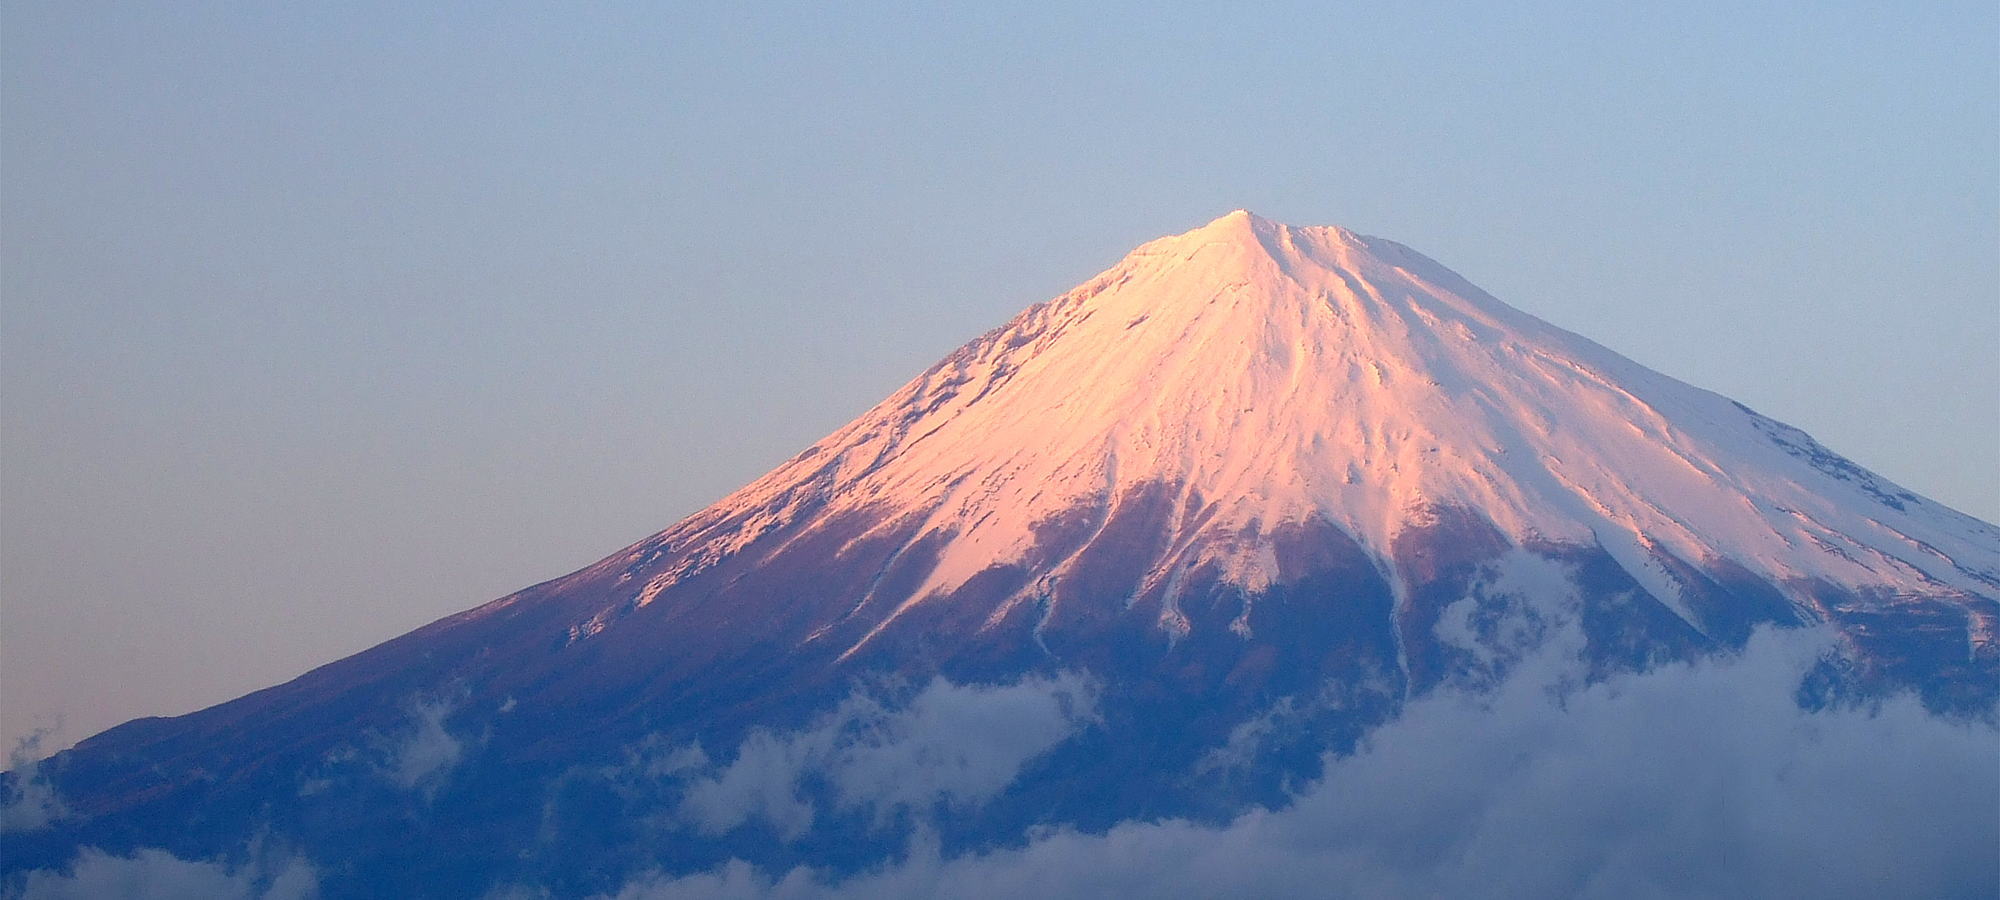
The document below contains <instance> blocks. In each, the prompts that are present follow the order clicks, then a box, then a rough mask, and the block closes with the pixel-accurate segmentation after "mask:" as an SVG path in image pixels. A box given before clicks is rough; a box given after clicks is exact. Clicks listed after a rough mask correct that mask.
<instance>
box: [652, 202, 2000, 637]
mask: <svg viewBox="0 0 2000 900" xmlns="http://www.w3.org/2000/svg"><path fill="white" fill-rule="evenodd" d="M1130 504H1144V505H1145V506H1146V507H1147V508H1146V510H1145V515H1146V516H1147V517H1148V518H1149V520H1153V521H1163V522H1165V523H1166V528H1167V531H1168V532H1169V534H1168V536H1167V537H1166V539H1165V540H1164V541H1163V542H1162V543H1160V544H1159V545H1158V546H1154V547H1150V548H1149V549H1148V550H1147V551H1146V553H1145V555H1146V557H1147V558H1145V559H1143V560H1139V561H1137V562H1136V564H1140V565H1143V566H1144V568H1145V570H1146V573H1145V576H1144V578H1143V579H1141V582H1140V585H1141V587H1142V589H1143V588H1144V587H1146V586H1154V587H1157V586H1160V585H1163V584H1171V583H1172V582H1173V581H1174V580H1175V579H1176V577H1177V575H1178V574H1184V573H1186V572H1188V571H1191V570H1192V569H1194V568H1196V567H1200V566H1204V565H1212V566H1219V567H1220V568H1221V569H1222V570H1223V571H1225V572H1227V573H1228V576H1227V577H1228V578H1229V579H1230V580H1232V581H1233V582H1235V583H1237V584H1239V585H1240V586H1241V587H1243V588H1244V589H1246V590H1252V591H1254V590H1256V589H1258V588H1260V587H1261V586H1263V585H1265V584H1267V583H1269V582H1270V581H1271V580H1272V579H1273V578H1275V577H1277V576H1278V575H1279V572H1278V571H1277V569H1278V561H1277V559H1276V558H1275V556H1274V555H1273V553H1272V550H1271V545H1270V541H1269V539H1268V538H1269V536H1270V535H1271V534H1273V533H1274V532H1275V531H1277V530H1279V529H1281V528H1284V527H1287V526H1294V525H1298V524H1300V523H1307V522H1314V523H1317V522H1324V523H1330V524H1331V525H1333V526H1334V527H1336V528H1338V529H1339V530H1340V531H1342V532H1345V533H1346V534H1348V535H1350V536H1352V537H1353V538H1354V539H1355V540H1356V541H1358V542H1359V544H1360V545H1361V546H1362V547H1363V548H1365V550H1366V551H1367V552H1368V553H1369V554H1370V555H1371V556H1373V557H1374V558H1375V559H1376V560H1377V562H1378V564H1379V565H1380V566H1381V567H1382V569H1383V570H1384V572H1385V573H1388V574H1390V575H1391V576H1393V575H1394V572H1393V564H1392V562H1391V559H1390V558H1391V556H1392V548H1393V547H1394V544H1395V541H1396V539H1397V536H1398V535H1399V534H1400V533H1401V532H1403V531H1404V530H1405V529H1406V528H1409V527H1410V526H1411V525H1412V524H1413V523H1416V524H1422V523H1424V522H1425V521H1426V520H1427V519H1428V518H1429V517H1434V516H1435V515H1437V513H1438V511H1439V510H1460V511H1471V512H1472V513H1474V514H1476V515H1477V516H1478V517H1480V518H1483V519H1484V520H1486V521H1488V522H1490V523H1491V524H1492V526H1494V527H1495V528H1497V530H1498V531H1499V532H1500V533H1501V534H1502V535H1504V536H1505V537H1506V538H1507V539H1509V540H1510V541H1513V542H1515V543H1517V544H1518V543H1526V542H1536V541H1544V542H1571V543H1582V544H1596V545H1600V546H1602V547H1603V548H1604V549H1605V550H1606V551H1607V552H1609V553H1610V554H1611V555H1612V556H1613V557H1614V558H1616V559H1617V561H1618V562H1619V564H1620V565H1621V566H1622V567H1623V568H1625V569H1626V570H1628V571H1629V572H1631V573H1632V575H1633V576H1634V577H1635V578H1636V579H1638V581H1639V582H1640V583H1641V584H1643V585H1644V586H1645V587H1646V588H1647V590H1648V591H1649V592H1651V593H1653V594H1654V595H1656V596H1657V597H1659V598H1660V599H1661V600H1662V602H1664V603H1666V604H1667V605H1668V606H1669V607H1670V608H1673V609H1675V611H1676V612H1678V613H1680V614H1681V615H1682V616H1683V618H1688V619H1689V620H1690V621H1692V617H1691V616H1689V614H1688V611H1687V609H1686V608H1685V607H1684V606H1682V605H1681V604H1680V603H1679V600H1678V598H1679V595H1680V586H1679V585H1678V584H1677V583H1676V581H1675V578H1674V577H1673V576H1672V574H1671V572H1670V571H1669V570H1670V569H1671V568H1672V564H1671V562H1663V560H1666V559H1669V558H1671V559H1672V560H1680V561H1686V562H1689V563H1693V564H1697V565H1706V564H1710V563H1715V562H1718V561H1720V562H1727V563H1729V564H1733V565H1739V566H1742V567H1744V568H1746V569H1748V570H1749V571H1751V572H1754V573H1756V574H1757V575H1758V576H1761V577H1762V578H1764V579H1767V580H1769V581H1771V582H1772V583H1775V584H1780V585H1786V586H1789V587H1788V588H1787V590H1788V593H1789V594H1790V596H1791V599H1792V601H1793V602H1794V603H1795V604H1797V605H1798V606H1799V607H1801V608H1802V609H1810V608H1811V607H1812V605H1813V601H1812V598H1811V596H1810V593H1811V590H1810V585H1812V584H1814V583H1817V582H1822V581H1823V582H1830V583H1833V584H1838V585H1842V586H1845V587H1849V588H1867V589H1881V590H1883V591H1886V592H1889V593H1894V592H1896V591H1899V590H1908V589H1923V590H1936V589H1939V588H1944V589H1951V590H1965V591H1973V592H1981V591H1992V590H1994V589H1995V588H1996V587H2000V553H1996V551H1995V547H1996V545H2000V539H1996V535H1995V534H1994V532H1993V530H1992V528H1991V526H1988V525H1985V524H1984V523H1981V522H1978V521H1977V520H1974V519H1971V518H1970V517H1966V516H1963V515H1960V514H1958V513H1956V512H1954V511H1952V510H1949V509H1946V508H1943V507H1940V506H1938V505H1936V504H1933V503H1930V502H1928V501H1924V500H1922V499H1920V498H1918V497H1916V496H1915V495H1913V494H1911V493H1909V492H1907V491H1904V490H1902V489H1901V488H1899V487H1897V486H1895V485H1893V484H1891V483H1889V482H1887V481H1886V480H1884V479H1881V478H1880V477H1878V476H1875V475H1873V474H1872V473H1869V472H1867V471H1866V470H1864V469H1861V468H1860V467H1858V466H1855V465H1853V464H1852V463H1849V462H1847V461H1846V460H1844V459H1841V458H1839V457H1838V456H1835V455H1833V454H1831V453H1830V452H1828V451H1826V450H1825V449H1824V448H1821V447H1820V446H1819V445H1817V444H1816V443H1814V442H1813V441H1812V440H1811V438H1809V437H1807V436H1805V435H1804V434H1803V433H1801V432H1798V431H1796V430H1793V429H1790V428H1788V427H1787V426H1784V425H1781V424H1779V423H1777V422H1774V421H1772V420H1770V419H1767V418H1764V417H1762V416H1760V415H1758V414H1756V413H1754V412H1751V411H1749V410H1748V409H1747V408H1744V407H1742V406H1740V405H1738V404H1735V403H1732V402H1731V401H1729V400H1727V399H1725V398H1723V397H1720V396H1717V395H1715V394H1712V393H1709V392H1707V391H1703V390H1700V389H1697V388H1694V387H1691V386H1689V385H1686V384H1683V383H1681V382H1679V381H1676V380H1674V379H1672V378H1668V377H1666V376H1664V375H1661V374H1658V373H1656V372H1652V371H1650V370H1648V369H1645V368H1644V367H1641V366H1639V365H1637V364H1635V363H1633V362H1631V361H1629V360H1627V359H1624V358H1623V357H1620V356H1618V355H1616V354H1614V353H1612V352H1610V351H1608V350H1605V349H1604V348H1602V347H1600V346H1598V345H1596V344H1594V343H1591V342H1590V341H1587V340H1585V339H1582V338H1580V337H1577V336H1576V335H1573V334H1570V333H1568V332H1566V331H1563V330H1561V329H1558V328H1555V327H1553V326H1551V325H1548V324H1547V323H1544V322H1542V321H1541V320H1539V319H1536V318H1534V317H1532V316H1529V315H1526V314H1524V313H1521V312H1519V311H1518V310H1515V309H1513V308H1511V307H1509V306H1507V305H1505V304H1503V303H1501V302H1500V301H1498V300H1496V299H1494V298H1493V297H1492V296H1490V295H1488V294H1486V293H1485V292H1483V291H1481V290H1479V289H1478V288H1476V287H1473V286H1472V285H1471V284H1470V283H1468V282H1466V281H1465V280H1464V279H1463V278H1461V277H1459V276H1458V275H1456V274H1455V273H1453V272H1451V271H1450V270H1448V269H1446V268H1444V267H1443V266H1441V265H1439V264H1437V263H1436V262H1433V261H1432V260H1430V259H1428V258H1426V257H1424V256H1422V255H1421V254H1418V253H1416V252H1415V251H1412V250H1410V249H1409V248H1407V247H1404V246H1402V245H1400V244H1396V243H1394V242H1390V241H1385V240H1381V239H1378V238H1372V237H1366V236H1363V235H1360V234H1356V233H1354V232H1351V231H1348V230H1346V229H1342V228H1337V227H1324V226H1321V227H1295V226H1290V225H1285V224H1281V223H1277V222H1273V221H1270V220H1268V219H1264V218H1261V217H1259V216H1256V215H1254V214H1252V213H1250V212H1248V211H1246V210H1236V211H1233V212H1230V213H1228V214H1226V215H1224V216H1222V217H1220V218H1217V219H1215V220H1214V221H1212V222H1209V223H1208V224H1206V225H1203V226H1201V227H1199V228H1196V229H1194V230H1191V231H1188V232H1186V233H1183V234H1179V235H1174V236H1171V237H1165V238H1161V239H1158V240H1155V241H1152V242H1149V243H1147V244H1145V245H1143V246H1141V247H1139V248H1138V249H1136V250H1134V251H1133V252H1132V253H1131V254H1130V255H1128V256H1127V257H1126V258H1124V259H1123V260H1121V261H1119V262H1118V263H1117V264H1116V265H1114V266H1112V267H1111V268H1110V269H1108V270H1106V271H1104V272H1103V273H1102V274H1100V275H1098V276H1096V277H1095V278H1092V279H1090V280H1089V281H1087V282H1085V283H1084V284H1083V285H1081V286H1079V287H1077V288H1076V289H1074V290H1072V291H1070V292H1068V293H1066V294H1064V295H1062V296H1060V297H1057V298H1055V299H1053V300H1050V301H1048V302H1046V303H1042V304H1039V305H1036V306H1034V307H1031V308H1029V309H1028V310H1026V311H1024V312H1023V313H1021V314H1020V315H1019V316H1017V317H1016V318H1015V319H1013V320H1012V321H1010V322H1008V323H1007V324H1006V325H1004V326H1002V327H1000V328H997V329H995V330H993V331H991V332H989V333H987V334H985V335H983V336H981V337H980V338H978V339H976V340H974V341H972V342H971V343H969V344H967V345H965V346H964V347H962V348H960V349H959V350H958V351H957V352H955V353H953V354H951V355H950V356H949V357H947V358H946V359H945V360H944V361H943V362H941V363H939V364H938V365H937V366H935V367H933V368H932V369H931V370H929V371H927V372H925V373H924V374H923V375H921V376H919V377H918V378H916V379H915V380H913V381H911V382H909V383H908V384H906V385H905V386H904V387H903V388H902V389H900V390H899V391H897V392H896V393H895V394H894V395H893V396H891V397H890V398H888V399H887V400H885V401H884V402H882V403H881V404H879V405H877V406H876V407H875V408H874V409H872V410H870V411H869V412H867V413H866V414H864V415H863V416H861V417H860V418H858V419H856V420H855V421H854V422H852V423H850V424H849V425H847V426H845V427H843V428H841V429H840V430H839V431H837V432H835V433H834V434H833V435H831V436H829V437H827V438H826V439H825V440H822V441H820V442H819V443H817V444H815V445H814V446H813V447H811V448H809V449H808V450H806V451H805V452H804V453H801V454H800V455H798V456H797V457H794V458H793V459H792V460H790V461H788V462H787V463H785V464H784V465H782V466H780V467H779V468H778V469H777V470H775V471H773V472H772V473H770V474H769V475H767V476H766V477H764V478H762V479H760V480H758V481H757V482H755V483H753V484H751V485H749V486H747V487H745V488H744V489H743V490H741V491H738V492H737V493H735V494H733V495H732V496H730V497H728V498H726V499H725V500H723V501H722V502H720V503H718V504H717V505H716V506H715V507H712V508H711V509H709V510H706V511H704V512H703V513H701V514H698V515H696V516H695V517H693V518H691V519H689V520H688V521H686V522H684V523H682V524H681V525H680V526H677V527H676V528H674V529H671V530H670V531H668V532H666V533H665V534H663V535H662V536H661V540H663V541H665V542H666V543H671V544H673V545H676V546H682V547H686V546H689V545H690V544H712V546H707V547H706V548H705V549H703V550H701V551H698V552H694V553H693V554H691V556H690V557H689V560H690V563H689V565H688V566H686V567H683V568H682V569H680V570H679V574H676V573H675V572H668V573H664V574H663V575H661V576H658V577H657V578H656V579H655V583H654V584H653V585H652V586H651V587H649V588H648V590H649V591H651V592H652V593H653V594H657V592H658V591H659V590H660V589H663V588H664V587H665V586H667V585H669V584H671V583H672V582H673V581H675V580H677V579H678V578H679V577H681V575H682V574H685V573H686V572H689V571H694V570H697V569H699V568H700V567H701V565H702V563H701V562H700V560H704V559H706V560H714V559H719V558H721V557H722V556H724V555H727V554H729V553H732V552H734V551H735V550H736V549H738V548H741V547H743V546H747V545H748V544H749V543H750V542H751V541H754V540H756V539H757V537H758V536H759V535H761V534H763V533H764V532H765V531H766V530H769V529H772V528H776V527H778V526H780V525H788V524H792V523H794V522H795V520H798V519H799V518H800V517H801V516H803V515H804V514H805V513H806V512H808V511H810V513H811V514H812V515H813V516H814V517H816V518H817V519H819V520H821V521H830V520H832V519H834V518H837V517H838V516H839V514H841V513H843V512H859V511H862V510H866V511H868V512H869V514H870V516H871V517H873V518H874V519H876V520H877V521H880V522H882V523H884V524H885V525H887V524H889V523H896V524H898V526H899V527H907V525H908V523H909V521H910V520H911V519H913V518H914V519H921V520H922V525H921V527H918V528H916V529H915V534H916V535H917V537H916V538H915V539H913V541H912V543H914V542H916V541H925V540H927V539H928V541H929V543H928V545H927V546H929V547H930V548H931V549H932V550H934V551H935V563H934V565H932V566H930V567H929V569H928V571H927V572H925V573H923V578H922V580H921V583H920V584H919V586H918V587H917V588H916V589H915V590H914V591H912V592H911V593H910V594H908V596H907V598H906V599H903V600H902V601H900V604H901V605H900V608H899V609H897V610H896V611H895V612H894V613H892V614H891V615H889V616H888V617H887V618H885V619H883V620H882V621H881V622H879V623H877V624H876V625H875V627H874V628H873V629H871V630H870V632H869V634H870V635H871V636H872V635H873V634H874V633H876V632H879V631H880V630H881V629H883V628H885V627H887V626H888V625H890V624H891V623H892V622H893V621H894V620H895V618H896V617H897V616H898V615H900V614H901V613H902V612H903V611H905V610H906V609H907V608H910V607H914V606H916V605H920V604H923V603H926V602H933V601H935V600H936V599H937V598H940V597H945V596H948V595H950V594H951V593H952V592H953V591H954V590H955V589H957V588H959V587H961V586H963V585H965V584H966V583H967V582H968V581H970V580H972V579H974V578H975V577H977V576H979V575H980V574H981V573H982V572H987V571H990V570H994V569H995V568H996V567H1003V566H1007V565H1009V564H1014V563H1018V562H1020V561H1022V560H1024V559H1026V558H1027V557H1029V556H1030V555H1031V554H1032V552H1033V550H1034V548H1035V547H1036V545H1037V542H1038V540H1041V539H1042V537H1041V536H1042V534H1043V533H1044V532H1045V531H1046V530H1047V529H1049V528H1051V527H1055V525H1056V524H1057V523H1063V522H1068V521H1072V520H1085V521H1089V522H1091V523H1093V525H1092V526H1091V527H1095V528H1097V529H1098V532H1099V533H1098V534H1096V535H1093V536H1091V537H1090V538H1089V539H1087V540H1085V541H1084V542H1083V543H1082V544H1080V545H1079V546H1078V547H1077V548H1076V549H1075V550H1074V551H1073V552H1070V553H1069V554H1068V557H1067V561H1064V560H1055V561H1044V563H1045V564H1047V565H1048V566H1049V569H1050V571H1048V572H1047V573H1044V574H1043V575H1042V576H1041V577H1040V578H1039V579H1038V580H1037V581H1036V582H1035V583H1032V584H1029V585H1027V586H1025V587H1023V588H1021V589H1020V590H1019V591H1017V592H1016V596H1015V597H1014V598H1013V599H1012V600H1010V601H1009V602H1010V603H1011V602H1021V601H1023V600H1025V599H1027V598H1030V597H1032V596H1033V595H1036V594H1038V593H1041V592H1046V591H1047V590H1049V589H1050V587H1051V584H1052V583H1053V582H1057V581H1060V580H1062V579H1064V578H1065V577H1071V576H1073V575H1074V572H1073V571H1072V570H1073V569H1074V568H1075V562H1076V560H1078V559H1080V558H1082V557H1083V556H1084V555H1085V550H1086V548H1088V547H1090V546H1092V545H1093V542H1095V541H1101V540H1116V539H1119V538H1118V535H1116V534H1105V533H1104V532H1105V531H1106V530H1107V529H1108V527H1109V526H1110V525H1111V524H1112V523H1115V522H1116V521H1117V520H1118V518H1119V514H1120V512H1121V511H1122V510H1126V509H1127V507H1128V505H1130ZM725 525H726V527H719V526H725ZM642 546H643V545H642ZM1663 554H1665V556H1663ZM635 558H636V557H635ZM1128 562H1132V561H1130V560H1128ZM1390 581H1391V583H1392V584H1393V583H1397V582H1398V579H1396V578H1394V577H1391V578H1390ZM646 599H647V598H646V597H643V596H642V598H641V602H642V604H643V602H644V601H645V600H646ZM1164 608H1165V610H1166V611H1164V612H1163V613H1162V622H1161V624H1162V627H1165V628H1168V629H1169V630H1173V629H1175V628H1182V627H1185V625H1184V623H1180V622H1178V621H1176V620H1175V617H1174V615H1173V613H1172V604H1171V603H1167V604H1166V605H1165V607H1164ZM1004 612H1005V605H1004V604H1003V606H1002V608H1001V609H998V610H996V611H995V612H994V613H993V615H995V616H1000V615H1002V614H1004ZM864 642H865V638H864ZM856 646H859V645H858V644H857V645H856Z"/></svg>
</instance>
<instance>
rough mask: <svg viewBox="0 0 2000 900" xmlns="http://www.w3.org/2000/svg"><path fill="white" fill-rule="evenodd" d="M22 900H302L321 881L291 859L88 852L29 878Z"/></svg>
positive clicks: (315, 890)
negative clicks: (235, 861)
mask: <svg viewBox="0 0 2000 900" xmlns="http://www.w3.org/2000/svg"><path fill="white" fill-rule="evenodd" d="M254 849H255V848H254V847H253V850H254ZM20 896H21V898H22V900H103V898H107V897H147V898H161V900H169V898H187V900H306V898H310V897H317V896H319V879H318V875H317V873H316V872H315V871H314V869H313V867H312V865H311V864H309V863H307V862H306V861H305V860H304V859H302V858H300V857H298V856H291V855H274V856H270V857H268V858H267V857H265V856H262V855H255V854H253V861H252V862H249V863H245V864H242V865H235V866H232V865H229V864H226V863H223V862H220V861H200V860H186V859H181V858H179V857H176V856H174V855H173V854H170V853H167V852H165V851H162V850H151V849H146V850H139V851H137V852H135V853H133V854H132V855H130V856H114V855H112V854H109V853H105V852H104V851H102V850H99V849H97V848H94V847H87V848H85V849H84V850H83V851H82V852H81V853H79V854H77V857H76V859H75V860H74V861H72V862H71V863H70V865H69V866H67V867H66V868H64V869H62V870H42V871H35V872H30V873H28V874H27V876H26V879H25V880H24V881H23V883H22V885H21V894H20Z"/></svg>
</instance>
